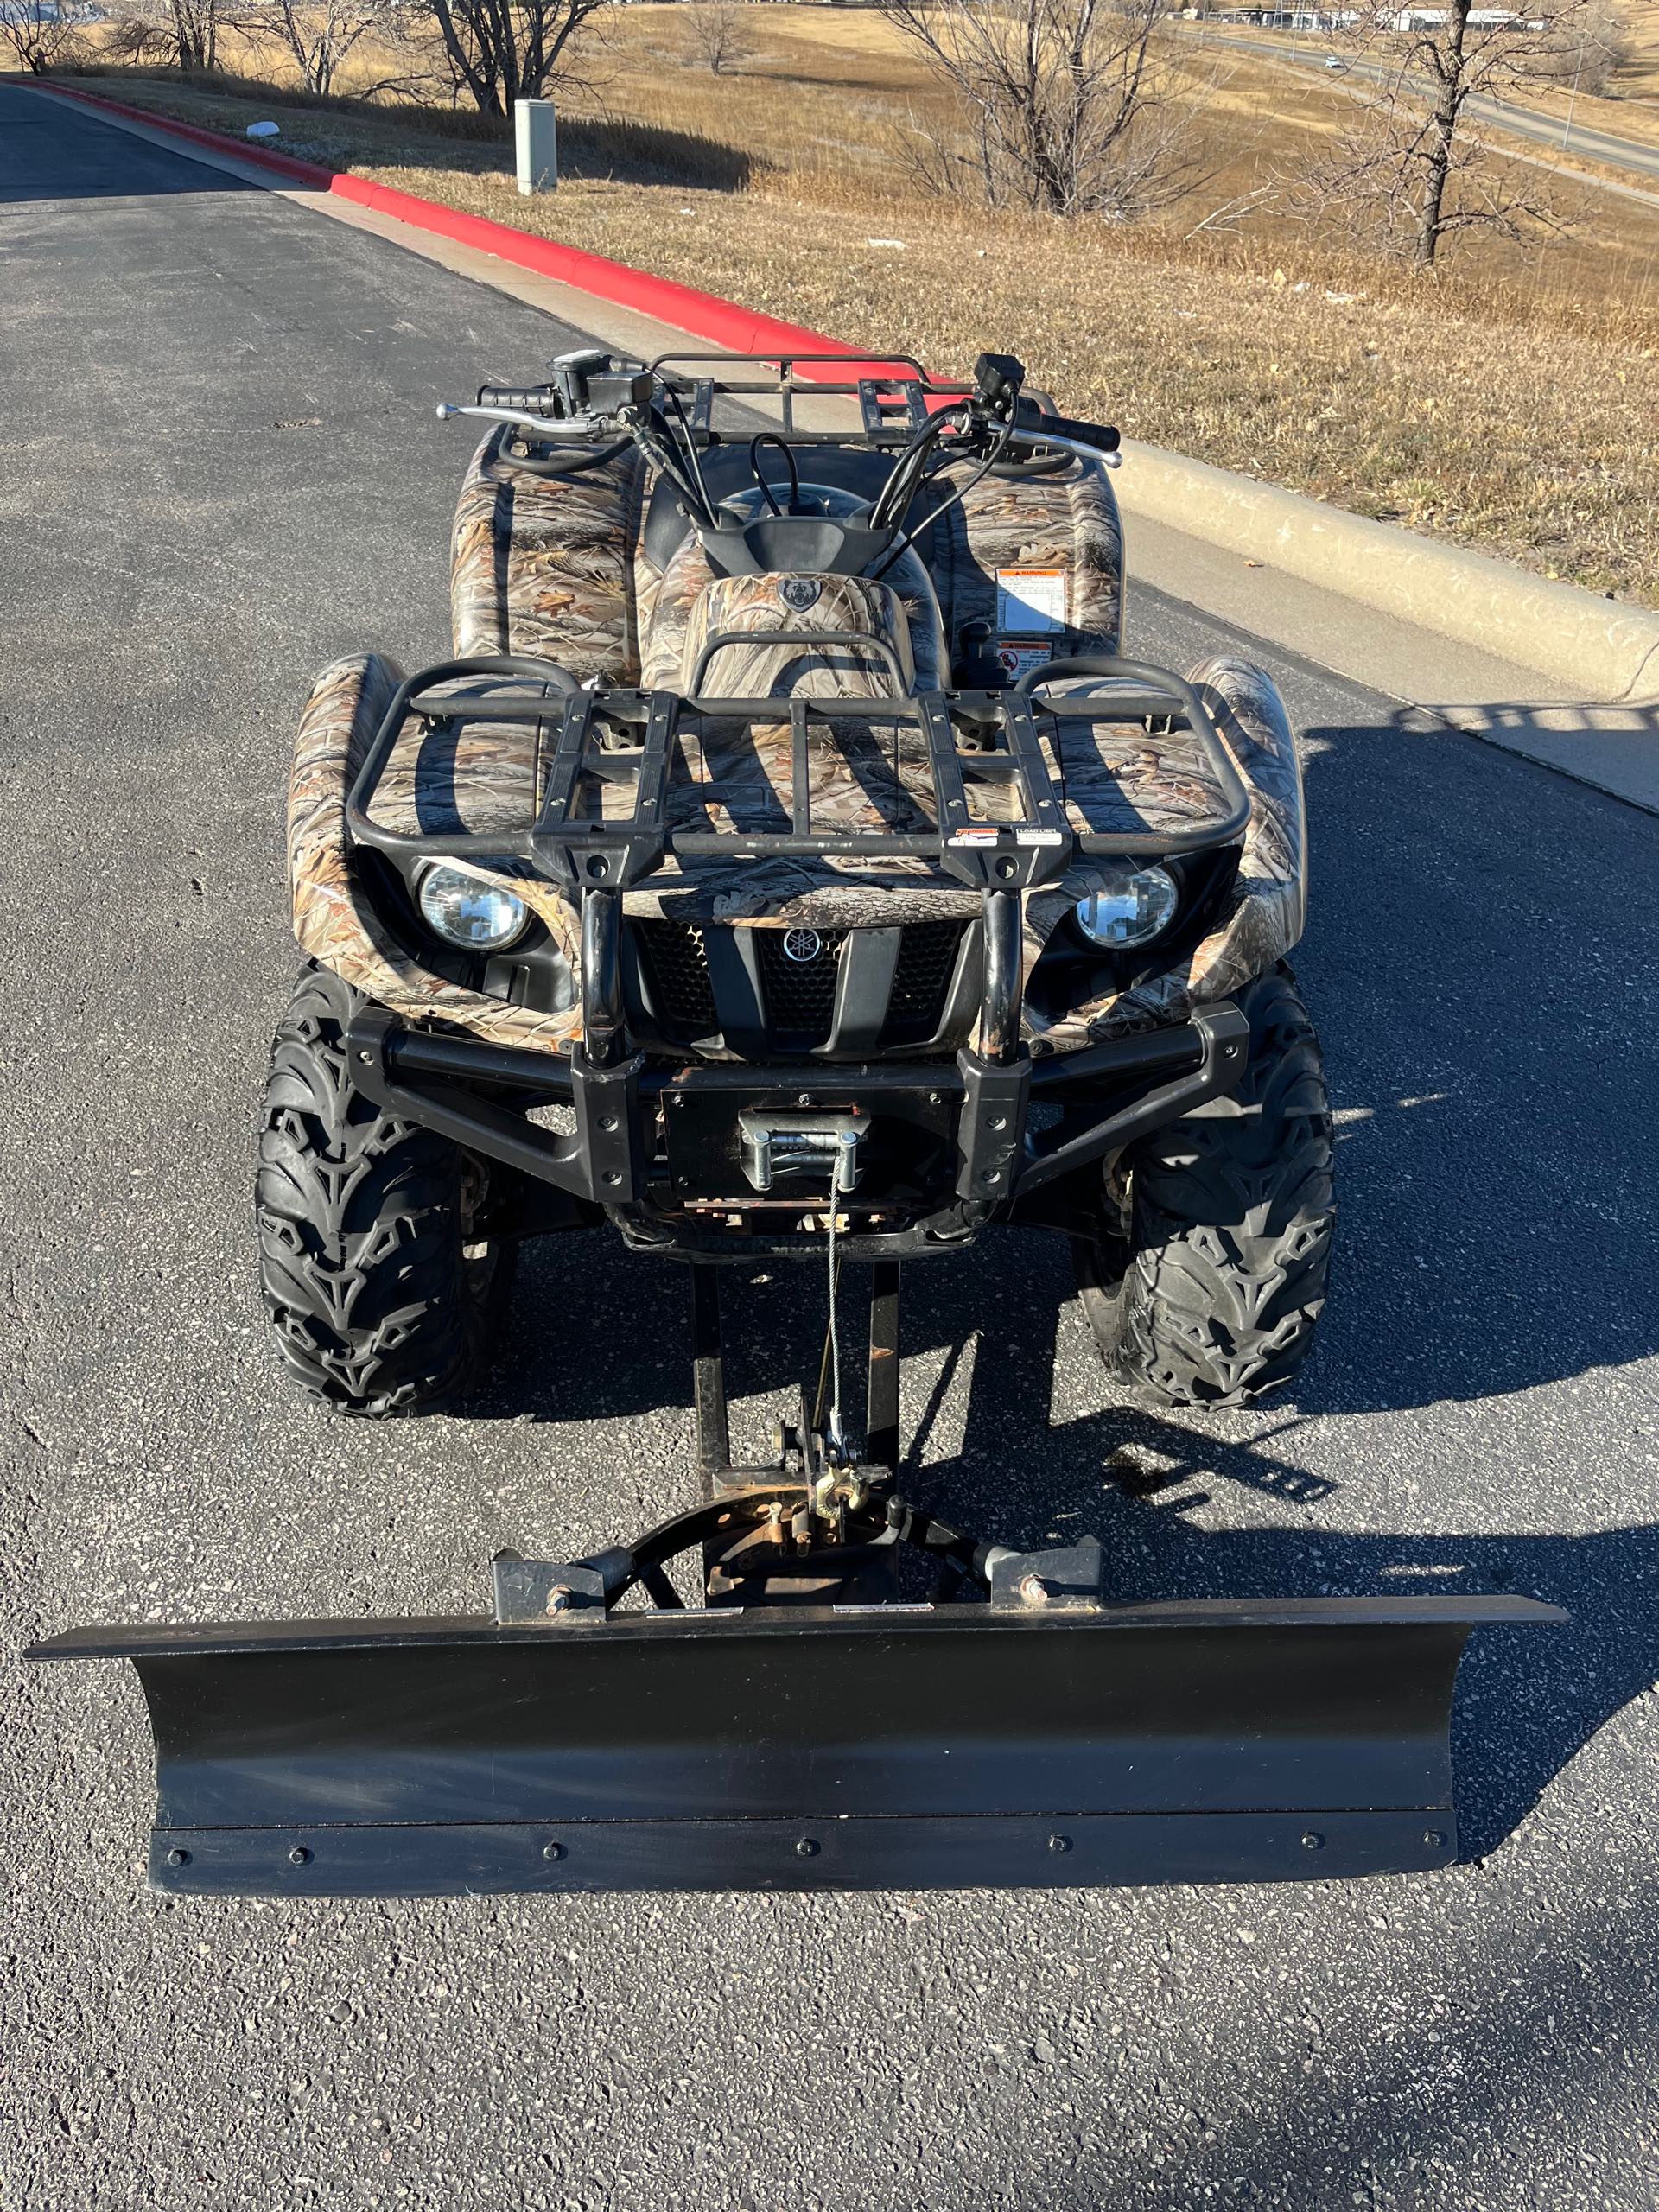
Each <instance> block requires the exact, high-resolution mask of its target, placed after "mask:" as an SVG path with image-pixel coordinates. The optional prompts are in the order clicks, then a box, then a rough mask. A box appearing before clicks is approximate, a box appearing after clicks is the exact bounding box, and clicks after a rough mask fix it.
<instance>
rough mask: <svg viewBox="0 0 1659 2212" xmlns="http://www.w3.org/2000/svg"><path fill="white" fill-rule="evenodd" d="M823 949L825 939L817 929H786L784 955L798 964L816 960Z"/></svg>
mask: <svg viewBox="0 0 1659 2212" xmlns="http://www.w3.org/2000/svg"><path fill="white" fill-rule="evenodd" d="M822 952H823V938H821V937H820V936H819V935H818V933H817V930H803V929H793V930H785V931H784V957H785V960H793V961H794V962H795V963H797V964H798V966H800V967H803V968H804V967H805V965H806V964H807V963H808V962H809V961H811V960H816V959H817V957H818V956H819V955H820V954H821V953H822Z"/></svg>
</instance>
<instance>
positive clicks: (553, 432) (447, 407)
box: [436, 399, 606, 439]
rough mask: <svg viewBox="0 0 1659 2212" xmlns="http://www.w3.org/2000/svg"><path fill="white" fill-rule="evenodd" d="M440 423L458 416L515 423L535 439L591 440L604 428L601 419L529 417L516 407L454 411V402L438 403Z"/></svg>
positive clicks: (595, 416)
mask: <svg viewBox="0 0 1659 2212" xmlns="http://www.w3.org/2000/svg"><path fill="white" fill-rule="evenodd" d="M436 413H437V417H438V420H439V422H440V423H449V422H453V421H454V418H455V416H457V415H471V416H476V417H477V418H478V420H479V421H480V422H484V423H519V424H521V425H522V426H523V427H524V429H529V430H534V431H535V433H536V435H537V437H538V438H554V439H561V438H591V437H595V436H597V435H601V433H602V432H603V431H604V429H605V428H606V417H605V416H602V415H566V416H562V417H558V418H556V417H554V416H550V415H531V414H530V413H528V412H527V411H526V410H524V409H523V408H518V407H457V406H455V405H454V403H453V402H451V401H449V400H447V399H441V400H440V401H439V402H438V404H437V409H436Z"/></svg>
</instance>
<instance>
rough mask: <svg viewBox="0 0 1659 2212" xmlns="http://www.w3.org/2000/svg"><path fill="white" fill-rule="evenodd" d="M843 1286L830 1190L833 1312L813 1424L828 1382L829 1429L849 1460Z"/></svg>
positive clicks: (820, 1366) (827, 1328)
mask: <svg viewBox="0 0 1659 2212" xmlns="http://www.w3.org/2000/svg"><path fill="white" fill-rule="evenodd" d="M840 1288H841V1255H840V1254H839V1253H838V1252H837V1251H836V1194H835V1192H834V1190H833V1189H832V1190H831V1191H830V1193H829V1318H828V1320H827V1322H826V1325H825V1327H824V1332H823V1357H822V1358H821V1359H820V1360H819V1362H818V1387H817V1391H816V1393H815V1394H814V1396H813V1401H812V1426H813V1427H814V1428H815V1429H816V1428H817V1427H818V1425H819V1423H820V1422H821V1421H823V1394H824V1385H825V1383H828V1384H829V1427H828V1428H827V1429H826V1430H825V1432H824V1433H825V1434H826V1435H827V1436H828V1438H829V1442H830V1444H831V1446H833V1447H834V1450H835V1452H836V1457H837V1458H838V1459H841V1460H842V1461H843V1462H844V1461H845V1459H846V1458H847V1440H846V1437H845V1435H844V1433H842V1426H841V1328H840V1324H839V1319H838V1315H837V1311H836V1294H837V1293H838V1291H839V1290H840Z"/></svg>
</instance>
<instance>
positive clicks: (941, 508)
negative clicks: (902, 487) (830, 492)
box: [870, 424, 1014, 583]
mask: <svg viewBox="0 0 1659 2212" xmlns="http://www.w3.org/2000/svg"><path fill="white" fill-rule="evenodd" d="M1013 435H1014V429H1013V426H1012V424H1010V425H1009V426H1008V427H1007V429H1004V431H1003V433H1002V435H1001V437H1000V438H999V439H998V440H997V442H996V443H995V445H994V446H993V447H992V448H991V450H990V452H989V454H988V455H987V456H986V458H985V459H984V460H983V461H982V462H981V463H980V465H979V467H977V468H976V470H975V471H974V473H973V474H972V475H971V476H970V477H969V479H968V480H967V482H966V483H965V484H958V485H957V488H956V490H955V491H954V492H952V493H951V494H950V498H949V499H941V500H940V502H939V504H938V506H937V507H934V508H932V509H931V510H930V511H929V512H928V513H926V514H925V515H924V516H923V518H922V519H921V521H920V522H918V524H917V525H916V530H925V528H926V527H927V525H928V524H929V523H934V522H938V518H939V517H940V516H941V515H948V514H949V513H950V510H951V508H952V507H955V506H959V505H961V504H962V502H963V500H964V499H966V498H967V496H968V494H969V493H970V492H971V491H972V490H973V488H974V486H975V485H976V484H978V483H982V481H983V480H984V479H985V478H986V477H987V476H988V475H989V474H990V473H991V471H992V469H994V468H995V467H996V464H997V462H998V461H1001V458H1002V456H1003V454H1005V453H1006V452H1007V449H1008V442H1009V441H1010V439H1011V438H1012V437H1013ZM940 467H944V468H948V467H950V458H949V456H947V457H946V458H945V459H944V461H941V463H940ZM925 481H928V482H931V475H930V476H929V477H928V478H926V479H925ZM920 489H921V486H920V485H919V484H918V486H917V487H916V490H917V491H920ZM911 497H912V499H913V498H914V497H915V493H912V494H911ZM916 530H907V531H906V532H905V533H904V535H903V537H900V538H899V542H898V543H897V544H896V545H894V547H893V550H892V551H891V552H890V553H889V554H888V555H887V559H886V560H885V561H883V563H881V565H880V568H879V569H871V571H870V581H871V582H873V583H879V582H880V580H881V578H882V577H883V576H885V575H887V570H888V569H890V568H891V567H892V566H893V563H894V562H895V561H896V560H898V559H899V556H900V555H901V554H905V553H908V552H909V551H910V550H911V548H912V546H913V545H914V544H915V543H916Z"/></svg>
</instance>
